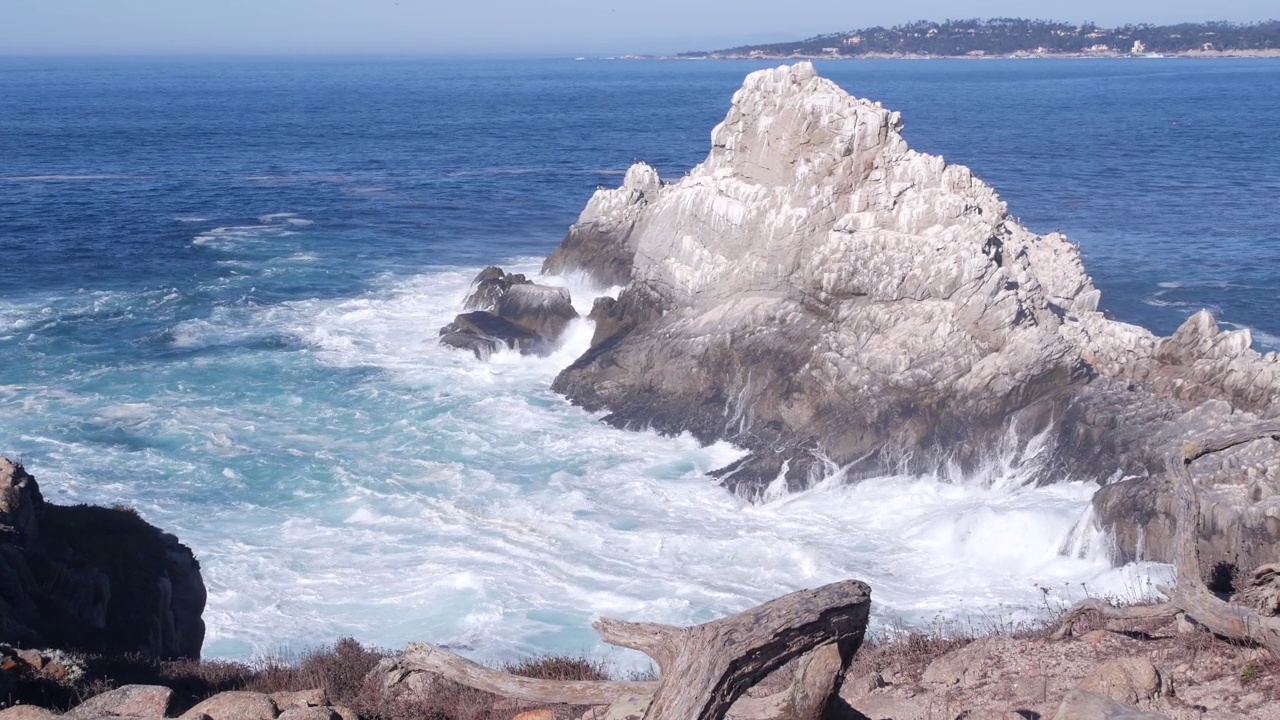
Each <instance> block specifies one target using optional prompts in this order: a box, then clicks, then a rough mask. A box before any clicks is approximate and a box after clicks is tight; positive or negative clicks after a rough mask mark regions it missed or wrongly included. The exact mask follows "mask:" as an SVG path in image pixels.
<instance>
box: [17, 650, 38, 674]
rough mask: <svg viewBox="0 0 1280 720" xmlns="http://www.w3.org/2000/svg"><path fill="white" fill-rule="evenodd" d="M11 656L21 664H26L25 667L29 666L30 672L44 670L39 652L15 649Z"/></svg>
mask: <svg viewBox="0 0 1280 720" xmlns="http://www.w3.org/2000/svg"><path fill="white" fill-rule="evenodd" d="M13 654H14V655H16V656H17V657H18V659H19V660H21V661H22V662H24V663H26V664H27V665H30V666H31V669H32V670H35V671H37V672H39V671H41V670H43V669H44V663H45V660H44V656H43V655H41V654H40V651H39V650H20V649H15V650H14V651H13Z"/></svg>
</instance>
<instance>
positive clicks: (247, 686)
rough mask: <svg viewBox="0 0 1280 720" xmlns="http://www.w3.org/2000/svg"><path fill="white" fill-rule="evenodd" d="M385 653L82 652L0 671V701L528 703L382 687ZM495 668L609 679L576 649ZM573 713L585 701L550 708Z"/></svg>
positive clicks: (477, 716)
mask: <svg viewBox="0 0 1280 720" xmlns="http://www.w3.org/2000/svg"><path fill="white" fill-rule="evenodd" d="M391 654H392V653H390V652H388V651H385V650H381V649H379V648H372V647H366V646H364V645H362V644H360V643H359V642H357V641H356V640H353V639H351V638H343V639H341V640H339V641H337V642H336V643H334V644H333V645H328V646H322V647H317V648H312V649H309V650H307V651H305V652H302V653H300V654H297V655H293V654H289V653H277V654H275V655H273V656H271V657H266V658H261V659H259V660H256V661H254V662H252V663H238V662H227V661H221V660H205V661H173V662H159V663H157V662H150V661H147V660H144V659H143V658H141V657H140V656H110V657H108V656H88V657H85V658H83V664H84V667H85V673H84V675H83V676H82V677H80V678H77V680H76V681H75V682H59V681H57V680H54V679H50V678H38V677H22V678H19V677H17V676H13V677H8V676H7V675H6V674H0V708H3V707H7V706H9V705H13V704H19V703H20V704H29V705H38V706H41V707H46V708H50V709H53V710H58V711H63V710H67V709H70V708H72V707H75V706H76V705H78V704H80V703H81V702H84V701H85V700H87V699H89V698H90V697H93V696H94V695H98V694H101V693H103V692H107V691H109V690H112V689H114V688H117V687H120V686H122V685H128V684H135V683H137V684H144V685H163V686H166V687H169V688H171V689H172V690H173V691H174V696H175V697H174V705H175V707H174V709H175V710H176V711H177V712H179V713H181V712H184V711H185V710H187V709H189V708H191V707H193V706H195V705H196V704H198V703H199V702H201V701H203V700H205V699H207V698H209V697H212V696H213V695H216V694H218V693H221V692H226V691H229V690H248V691H253V692H262V693H276V692H292V691H299V690H314V689H317V688H320V689H323V690H324V692H325V695H326V696H327V698H328V699H329V702H330V703H331V704H333V705H345V706H347V707H350V708H351V709H353V710H355V711H356V712H357V713H358V714H359V715H360V717H361V718H366V719H368V720H509V719H510V718H511V717H512V716H514V715H515V714H516V713H518V712H520V711H521V710H524V709H528V708H527V707H525V706H522V705H520V704H518V703H513V702H511V701H509V700H505V699H502V698H499V697H496V696H493V695H490V694H488V693H484V692H481V691H478V690H473V689H471V688H468V687H464V686H462V685H458V684H455V683H451V682H445V681H435V682H432V683H430V684H429V685H428V686H427V692H424V693H414V692H407V691H405V690H403V689H392V690H388V689H385V688H384V687H383V686H382V683H381V682H380V681H379V680H377V679H376V678H371V677H370V672H371V671H372V670H373V669H374V668H375V667H376V666H377V664H378V663H379V662H380V661H381V660H383V659H384V658H387V657H390V656H391ZM501 669H502V670H504V671H506V672H510V673H513V674H516V675H523V676H525V677H535V678H542V679H547V680H608V679H612V675H611V672H610V669H609V667H608V666H607V665H606V664H605V663H603V662H599V661H595V660H589V659H586V658H581V657H570V656H549V657H544V658H537V659H529V660H521V661H518V662H511V663H507V664H506V665H504V666H502V668H501ZM555 710H556V711H557V712H558V713H559V714H560V715H561V716H562V717H566V718H568V717H574V718H576V717H579V716H580V715H581V714H582V713H583V712H585V711H586V708H580V707H570V706H565V707H561V708H555Z"/></svg>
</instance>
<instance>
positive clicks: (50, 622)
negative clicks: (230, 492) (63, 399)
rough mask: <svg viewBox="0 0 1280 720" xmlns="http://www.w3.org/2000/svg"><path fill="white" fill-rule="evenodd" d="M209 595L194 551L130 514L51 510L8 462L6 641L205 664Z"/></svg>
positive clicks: (1, 583)
mask: <svg viewBox="0 0 1280 720" xmlns="http://www.w3.org/2000/svg"><path fill="white" fill-rule="evenodd" d="M204 604H205V587H204V580H203V579H202V578H201V576H200V564H199V563H198V562H196V559H195V556H194V555H193V554H192V552H191V549H190V548H188V547H187V546H185V545H183V544H182V543H180V542H178V539H177V538H175V537H174V536H172V535H169V534H167V533H165V532H162V531H161V530H159V529H157V528H155V527H153V526H151V525H149V524H147V523H146V522H145V521H143V520H142V519H141V518H140V517H138V515H137V514H136V513H135V512H133V511H132V510H129V509H127V508H103V507H93V506H89V505H78V506H74V507H65V506H60V505H54V504H52V503H48V502H45V500H44V497H43V496H42V495H41V494H40V487H39V485H38V484H37V483H36V479H35V478H34V477H32V476H31V475H30V474H29V473H27V471H26V470H25V469H23V467H22V466H21V465H16V464H14V463H11V462H9V461H8V460H6V459H4V458H0V642H4V643H12V644H14V645H17V646H19V647H28V648H30V647H42V648H59V649H64V650H78V651H83V652H87V653H95V654H120V655H123V654H131V653H138V654H141V655H142V656H143V657H146V658H151V659H156V660H160V659H172V658H191V659H198V658H199V657H200V646H201V645H202V644H203V643H204V621H203V620H202V619H201V614H202V613H203V612H204Z"/></svg>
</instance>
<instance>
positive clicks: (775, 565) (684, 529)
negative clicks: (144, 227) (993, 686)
mask: <svg viewBox="0 0 1280 720" xmlns="http://www.w3.org/2000/svg"><path fill="white" fill-rule="evenodd" d="M295 219H296V217H295V216H292V215H284V214H281V215H272V216H264V217H263V218H261V221H262V222H263V225H261V226H237V227H225V228H218V229H214V230H210V231H206V232H202V233H199V234H198V235H197V236H196V237H195V238H194V239H193V240H192V242H193V243H194V244H196V245H198V246H204V247H212V248H214V249H216V250H217V251H219V252H222V253H225V254H227V255H228V256H241V257H243V254H244V253H245V252H250V251H255V249H259V248H261V247H262V246H263V244H269V243H272V242H276V241H278V240H279V238H280V236H281V234H282V233H283V232H288V231H286V230H283V228H286V227H295V228H297V227H302V226H299V225H297V224H296V223H293V224H290V221H293V220H295ZM318 259H319V258H317V257H316V256H315V255H314V254H312V253H297V252H287V254H285V255H284V256H283V257H273V258H266V259H259V260H252V259H241V260H238V261H233V262H237V263H239V265H238V266H239V267H242V268H243V269H244V270H245V272H246V273H248V271H249V270H252V271H253V272H252V273H248V274H246V275H245V276H240V275H231V276H229V277H227V278H223V279H221V280H219V281H217V284H219V285H225V284H228V283H230V284H233V285H234V284H236V283H248V282H262V278H263V273H267V274H268V276H269V274H270V273H272V272H280V273H284V272H295V273H305V272H312V271H313V270H312V269H311V267H312V266H313V265H314V264H315V263H316V261H317V260H318ZM229 261H230V259H229ZM508 269H510V270H512V271H516V272H524V273H527V274H531V275H532V274H536V273H537V270H538V266H537V264H536V262H534V261H533V260H532V259H526V260H522V261H517V262H516V263H514V264H510V265H508ZM478 270H479V268H474V267H472V268H456V269H441V270H439V271H432V272H427V273H422V274H418V275H411V276H407V277H395V276H385V277H384V278H383V279H381V280H379V281H377V282H376V283H375V285H374V287H372V288H371V289H370V290H369V291H368V292H367V293H365V294H362V295H359V296H357V297H347V298H336V299H329V300H305V301H291V302H283V303H277V304H267V305H261V304H254V303H247V304H235V303H232V304H228V305H219V306H217V307H214V308H213V309H212V310H211V311H210V312H208V313H207V314H206V315H205V316H204V317H199V318H192V319H185V320H176V321H175V322H172V323H170V324H168V326H167V328H166V329H164V330H163V331H161V332H157V333H154V334H153V335H151V336H150V338H149V340H148V342H150V343H153V344H155V345H157V346H158V348H157V349H156V352H159V353H161V354H162V355H167V356H168V361H167V362H166V363H164V364H162V365H157V366H156V367H153V368H148V369H146V372H145V374H146V376H147V378H148V379H149V382H148V383H146V384H142V383H138V382H136V371H137V369H136V368H135V369H133V370H131V369H129V368H128V367H121V368H115V369H108V370H100V371H92V370H90V371H84V370H78V371H77V374H76V375H75V376H74V377H71V378H68V379H66V381H60V380H55V379H50V381H49V382H48V383H47V384H43V385H41V384H39V383H35V384H32V385H28V386H23V387H16V388H8V389H6V390H4V391H3V392H0V406H2V407H5V408H13V407H15V406H20V407H21V408H23V409H24V410H25V411H26V412H31V413H40V414H41V415H43V416H46V417H54V418H57V420H56V421H54V422H53V423H52V426H50V425H45V426H40V425H36V426H35V427H32V428H30V429H29V430H30V434H29V435H27V436H26V437H24V438H23V441H24V442H26V443H29V444H33V445H35V446H38V447H40V448H41V449H42V454H43V455H44V457H43V458H42V460H41V462H40V464H39V465H37V466H35V467H33V468H32V469H33V470H34V471H35V472H36V473H37V475H38V477H39V478H41V479H42V481H43V482H44V483H45V486H46V490H47V492H48V494H49V495H50V496H51V498H52V499H54V500H55V501H59V502H68V501H77V502H79V501H86V502H99V503H116V502H125V503H128V504H132V505H135V506H137V507H138V508H139V509H140V510H141V511H142V513H143V515H144V516H145V517H146V518H147V519H148V520H150V521H151V522H153V523H156V524H158V525H161V526H163V527H165V528H166V529H168V530H170V531H172V532H174V533H176V534H177V535H178V536H179V537H181V538H182V539H183V540H184V541H185V542H186V543H188V544H189V545H191V546H192V547H193V548H195V550H196V552H197V554H198V556H199V558H200V560H201V562H202V565H203V568H204V574H205V578H206V582H207V584H208V586H209V605H208V610H207V612H206V620H207V622H208V625H209V634H208V640H207V644H206V653H207V654H208V655H210V656H214V657H233V658H245V657H249V656H252V655H254V654H257V653H262V652H268V651H271V650H274V649H277V648H279V647H281V646H292V647H295V648H297V647H302V646H305V645H308V644H314V643H317V642H323V641H327V640H331V639H333V638H335V637H337V636H339V635H342V634H351V635H355V636H356V637H358V638H360V639H362V640H365V641H368V642H373V643H377V644H381V645H385V646H393V647H394V646H400V645H403V644H404V643H406V642H408V641H412V640H425V641H430V642H435V643H445V644H449V645H450V646H453V647H458V648H464V649H467V650H468V651H470V652H471V653H472V654H474V655H476V656H478V657H482V658H500V657H511V656H514V655H518V654H523V653H532V652H539V651H571V652H578V651H587V652H592V653H601V654H604V655H606V656H608V657H610V658H613V659H614V660H616V661H617V662H620V663H622V664H624V665H625V664H631V663H642V662H643V661H642V660H640V659H638V658H637V657H636V656H635V655H632V654H629V653H620V652H613V651H609V650H607V649H606V648H605V647H604V646H602V645H601V644H600V643H599V642H598V640H597V639H596V637H595V635H594V633H593V632H592V631H591V630H590V623H591V621H592V620H593V619H595V618H597V617H599V616H602V615H603V616H616V617H622V618H627V619H633V620H653V621H661V622H670V623H677V624H688V623H697V622H704V621H706V620H709V619H712V618H714V617H717V616H720V615H724V614H727V613H732V612H736V611H739V610H742V609H745V608H747V607H750V606H752V605H754V604H757V603H759V602H762V601H765V600H768V599H771V598H773V597H776V596H778V595H781V594H784V593H787V592H790V591H793V590H797V589H800V588H805V587H814V586H817V585H821V584H824V583H828V582H833V581H836V580H840V579H845V578H858V579H862V580H865V581H867V582H869V583H870V584H871V586H872V588H873V593H874V598H875V602H876V608H875V612H874V622H875V623H876V624H878V625H885V624H899V623H906V624H909V625H929V624H931V623H934V622H938V621H940V620H947V621H957V622H961V623H965V622H968V623H974V624H976V625H985V624H990V623H992V622H999V623H1002V624H1008V623H1014V622H1019V621H1023V620H1027V619H1030V618H1033V617H1036V616H1038V615H1040V614H1042V613H1043V612H1044V610H1045V604H1046V602H1048V603H1050V604H1053V603H1060V602H1065V601H1067V600H1069V599H1071V598H1079V597H1083V596H1084V595H1086V594H1093V595H1105V594H1115V595H1121V596H1125V597H1135V596H1138V595H1143V594H1146V593H1148V592H1149V591H1150V580H1149V576H1150V575H1151V573H1152V572H1156V573H1158V572H1160V570H1161V568H1160V567H1158V566H1146V565H1143V566H1133V567H1129V568H1123V569H1118V570H1117V569H1112V568H1111V567H1110V564H1109V562H1108V549H1107V545H1106V542H1105V538H1103V537H1102V536H1101V534H1100V533H1099V532H1098V531H1097V530H1096V528H1095V527H1094V526H1093V523H1092V518H1091V516H1090V515H1089V498H1090V497H1091V496H1092V494H1093V492H1094V491H1095V490H1096V485H1095V484H1094V483H1092V482H1085V481H1073V482H1061V483H1058V484H1054V485H1048V486H1044V487H1035V486H1034V484H1032V483H1031V480H1032V478H1033V476H1034V475H1035V472H1036V470H1037V467H1036V462H1037V460H1038V457H1037V452H1036V450H1037V444H1036V442H1035V440H1034V439H1033V441H1032V442H1031V443H1030V444H1029V449H1028V450H1027V451H1025V452H1024V453H1022V454H1021V455H1019V454H1017V453H1015V452H1014V447H1015V446H1016V443H1011V444H1010V448H1009V449H1007V451H1005V452H1003V453H996V454H994V455H993V456H992V458H991V462H990V463H988V465H987V466H986V467H985V469H984V470H983V471H982V472H980V473H978V474H977V475H976V476H973V477H963V476H960V475H958V474H956V473H947V472H945V470H944V471H940V473H939V474H938V475H935V476H927V477H912V476H899V477H883V478H875V479H871V480H866V481H862V482H859V483H857V484H852V485H850V484H847V483H845V482H844V481H843V479H842V478H841V477H840V476H839V474H838V473H837V474H835V475H833V476H832V477H831V478H829V479H828V480H827V481H825V482H823V483H821V484H819V485H818V486H817V487H815V488H813V489H811V490H809V491H807V492H803V493H798V494H793V495H786V494H782V493H778V494H775V495H774V496H773V499H772V500H771V501H769V502H767V503H764V504H760V505H751V504H747V503H744V502H742V501H741V500H739V499H738V498H736V497H734V496H732V495H731V494H729V493H728V492H726V491H725V490H723V489H722V488H720V487H719V486H717V485H716V484H715V483H713V482H712V481H710V480H709V479H708V478H707V477H706V476H705V473H706V472H707V471H709V470H712V469H715V468H717V467H721V466H723V465H725V464H727V463H729V462H731V461H732V460H734V459H735V458H737V457H739V456H740V454H741V452H740V451H739V450H738V449H736V448H734V447H732V446H730V445H727V444H724V443H720V444H716V445H713V446H710V447H702V446H700V445H699V444H698V443H697V442H696V441H694V440H693V439H691V438H689V437H677V438H670V437H660V436H658V435H657V434H655V433H652V432H624V431H620V430H616V429H613V428H610V427H608V426H607V425H605V424H603V423H602V422H600V421H599V418H598V417H597V416H593V415H590V414H587V413H584V412H583V411H581V410H580V409H577V408H575V407H573V406H571V405H569V404H568V403H567V402H566V401H565V400H564V399H563V398H561V397H559V396H557V395H555V394H553V393H551V392H550V390H549V387H550V384H551V382H552V380H553V379H554V377H555V375H556V373H557V372H558V371H559V370H560V369H561V368H563V367H565V366H566V365H568V364H569V363H571V362H572V361H573V360H574V359H575V358H576V357H577V356H578V355H580V354H581V353H582V352H583V351H584V350H585V349H586V348H587V347H588V344H589V341H590V337H591V332H592V327H591V324H590V323H589V321H587V320H585V319H583V320H579V321H576V322H575V323H574V324H573V325H571V326H570V328H569V331H568V333H567V336H566V337H567V340H566V342H565V345H564V346H563V347H562V348H561V349H560V350H559V351H558V352H556V353H555V354H554V355H552V356H550V357H546V358H536V357H522V356H520V355H519V354H517V353H512V352H502V353H498V354H496V355H495V356H494V357H493V358H492V359H491V360H490V361H488V362H480V361H477V360H476V359H475V358H474V357H473V356H472V355H471V354H469V353H466V352H460V351H455V350H450V349H447V348H444V347H442V346H440V345H439V343H438V342H437V329H438V328H439V327H440V326H441V325H443V324H445V323H446V322H448V321H449V320H450V319H451V318H452V316H453V315H454V314H455V313H456V312H458V310H459V308H460V307H461V303H462V300H463V298H464V296H465V294H466V292H467V290H468V288H469V285H470V281H471V279H472V278H473V277H474V275H475V273H476V272H477V271H478ZM546 281H547V282H550V283H553V284H562V285H565V286H567V287H569V288H570V289H571V292H572V293H573V297H574V301H575V304H576V305H577V306H578V308H579V310H580V311H582V312H583V313H584V314H585V313H586V311H587V310H588V309H589V308H590V305H591V302H592V299H593V297H594V295H595V294H596V293H592V292H591V291H590V290H589V289H587V288H585V287H583V286H582V285H581V284H580V283H577V282H575V281H574V280H572V279H566V278H547V279H546ZM224 290H225V288H224ZM615 290H616V289H615ZM175 295H176V293H175V292H160V291H157V292H153V293H143V294H138V295H128V294H105V295H95V296H92V297H91V298H79V299H76V298H73V299H72V300H70V301H66V300H63V301H60V302H63V303H65V305H63V306H53V307H38V303H36V304H28V305H26V306H14V305H7V306H3V307H0V333H20V332H27V331H30V329H31V328H32V327H34V326H35V325H37V324H38V323H40V322H54V323H57V322H60V320H58V319H57V318H58V317H63V316H66V315H71V316H82V315H86V314H87V315H88V316H90V317H99V316H103V315H105V316H107V317H111V316H114V315H120V314H129V313H136V314H138V315H148V314H152V315H155V314H159V315H161V316H162V315H163V313H164V308H165V307H167V306H171V305H173V304H174V303H176V302H177V301H178V300H177V298H176V297H175ZM41 318H44V319H43V320H41ZM62 321H63V322H69V320H65V319H64V320H62ZM95 372H97V373H98V375H100V376H101V377H97V376H95ZM66 424H71V425H72V426H73V428H74V431H75V432H74V435H75V437H76V438H77V441H76V442H65V441H62V440H60V439H58V435H59V432H57V431H58V430H65V429H66ZM1046 593H1048V595H1047V596H1046Z"/></svg>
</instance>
